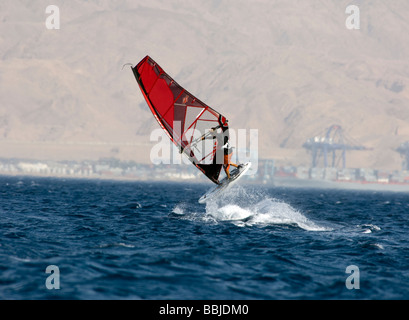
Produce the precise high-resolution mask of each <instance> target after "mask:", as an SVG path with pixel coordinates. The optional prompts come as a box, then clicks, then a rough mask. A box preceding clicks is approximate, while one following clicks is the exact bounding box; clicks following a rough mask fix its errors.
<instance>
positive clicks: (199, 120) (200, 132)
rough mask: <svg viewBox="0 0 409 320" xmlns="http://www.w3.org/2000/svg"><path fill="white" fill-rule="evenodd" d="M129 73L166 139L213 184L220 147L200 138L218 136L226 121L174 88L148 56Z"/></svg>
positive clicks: (170, 79)
mask: <svg viewBox="0 0 409 320" xmlns="http://www.w3.org/2000/svg"><path fill="white" fill-rule="evenodd" d="M132 71H133V73H134V75H135V78H136V81H137V82H138V84H139V87H140V89H141V91H142V94H143V96H144V97H145V100H146V102H147V103H148V106H149V108H150V109H151V111H152V113H153V115H154V116H155V118H156V120H157V121H158V122H159V124H160V126H161V127H162V128H163V129H164V130H165V132H166V133H167V134H168V136H169V138H170V139H171V140H172V141H173V142H174V144H175V145H176V146H177V147H178V149H179V150H183V152H184V153H185V154H186V155H187V156H188V158H189V160H190V161H191V162H192V163H193V164H194V165H195V166H196V167H197V168H198V169H199V170H201V171H202V172H203V173H204V174H205V175H206V176H207V177H208V178H209V179H210V180H211V181H213V182H215V183H217V181H218V178H219V175H220V171H221V168H222V165H223V160H221V161H220V159H219V156H217V157H216V151H217V150H220V148H221V147H222V146H221V143H220V141H219V142H218V141H217V139H205V140H202V139H201V138H202V137H206V136H207V135H208V134H209V130H210V129H212V128H216V129H215V130H216V132H219V133H220V131H221V129H220V126H221V123H226V118H225V117H223V116H222V115H221V114H220V113H218V112H217V111H216V110H214V109H212V108H210V107H209V106H207V105H206V104H204V103H203V102H201V101H200V100H199V99H197V98H196V97H195V96H193V95H192V94H191V93H189V92H188V91H186V90H185V89H184V88H183V87H181V86H180V85H179V84H177V83H176V82H175V80H173V79H172V78H171V77H170V76H169V75H168V74H167V73H166V72H165V71H164V70H163V69H162V68H161V67H160V66H159V65H158V64H157V63H156V62H155V61H154V60H152V59H151V58H150V57H149V56H146V57H145V58H143V59H142V60H141V61H140V62H139V63H138V64H137V65H136V66H135V67H133V68H132ZM224 129H226V127H225V128H224ZM217 154H220V153H217ZM216 158H217V161H216Z"/></svg>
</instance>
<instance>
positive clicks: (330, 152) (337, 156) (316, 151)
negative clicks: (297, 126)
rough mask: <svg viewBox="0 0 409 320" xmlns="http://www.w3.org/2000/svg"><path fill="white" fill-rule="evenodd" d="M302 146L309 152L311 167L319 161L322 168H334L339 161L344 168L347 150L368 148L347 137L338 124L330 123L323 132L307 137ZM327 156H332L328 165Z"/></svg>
mask: <svg viewBox="0 0 409 320" xmlns="http://www.w3.org/2000/svg"><path fill="white" fill-rule="evenodd" d="M303 147H304V148H305V149H307V151H308V152H310V153H311V156H312V167H313V168H315V167H317V166H319V165H320V164H321V163H322V164H323V166H324V168H327V167H333V168H335V167H338V166H339V165H340V162H341V161H342V168H345V167H346V152H347V151H348V150H368V148H366V147H364V146H361V145H359V144H358V143H356V142H355V141H354V140H353V139H351V138H349V137H347V136H346V135H345V133H344V132H343V130H342V128H341V126H339V125H332V126H330V127H329V128H327V129H326V130H325V131H324V134H319V135H316V136H314V137H313V138H310V139H308V140H307V141H306V142H305V143H304V144H303ZM329 157H332V159H331V163H330V165H329V162H328V158H329ZM321 159H322V160H321Z"/></svg>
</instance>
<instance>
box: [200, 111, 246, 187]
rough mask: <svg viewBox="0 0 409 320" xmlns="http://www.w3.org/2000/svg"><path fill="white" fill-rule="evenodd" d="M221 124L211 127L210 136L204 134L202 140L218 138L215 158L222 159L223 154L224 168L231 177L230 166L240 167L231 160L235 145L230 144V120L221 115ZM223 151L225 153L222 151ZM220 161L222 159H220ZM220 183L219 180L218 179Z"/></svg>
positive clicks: (228, 176) (219, 120)
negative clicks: (219, 130)
mask: <svg viewBox="0 0 409 320" xmlns="http://www.w3.org/2000/svg"><path fill="white" fill-rule="evenodd" d="M218 122H219V125H218V126H217V127H214V128H211V129H210V136H208V135H204V136H203V137H202V140H204V139H216V140H217V151H216V156H215V159H216V161H217V160H219V159H221V155H223V169H224V172H225V173H226V176H227V178H228V179H230V166H233V167H236V168H239V165H237V164H235V163H233V162H231V157H232V155H233V147H231V146H230V143H229V131H228V130H229V124H228V122H229V120H227V119H226V118H224V117H222V116H221V115H220V116H219V119H218ZM219 128H221V132H218V131H217V129H219ZM222 152H223V153H222ZM219 161H220V160H219ZM217 183H219V181H217Z"/></svg>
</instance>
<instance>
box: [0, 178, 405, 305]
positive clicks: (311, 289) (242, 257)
mask: <svg viewBox="0 0 409 320" xmlns="http://www.w3.org/2000/svg"><path fill="white" fill-rule="evenodd" d="M209 187H210V184H184V183H159V182H155V183H146V182H116V181H98V180H63V179H51V178H30V177H25V178H22V177H0V232H1V233H0V299H408V298H409V259H408V258H409V244H408V240H409V230H408V211H409V194H405V193H386V192H384V193H383V192H372V191H371V192H363V191H341V190H324V189H322V190H317V189H315V190H307V189H283V188H272V187H265V186H259V187H255V186H245V185H243V184H242V185H241V186H239V187H236V188H234V189H232V190H230V191H229V192H228V193H227V194H226V197H225V198H224V199H222V200H220V201H218V202H217V203H212V204H208V205H202V204H199V203H198V202H197V200H198V199H199V197H200V196H201V195H202V194H203V193H205V192H206V191H207V189H208V188H209ZM48 266H54V267H51V268H54V269H52V271H49V273H46V268H47V267H48ZM348 266H353V267H350V268H352V271H350V273H346V270H347V268H348ZM56 271H59V274H58V273H57V272H56ZM358 271H359V272H358ZM50 285H51V288H52V287H53V286H54V287H55V286H57V285H59V289H49V288H50ZM348 286H349V287H351V286H352V289H348ZM353 287H355V289H354V288H353Z"/></svg>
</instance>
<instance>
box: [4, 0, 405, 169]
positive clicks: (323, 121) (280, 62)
mask: <svg viewBox="0 0 409 320" xmlns="http://www.w3.org/2000/svg"><path fill="white" fill-rule="evenodd" d="M49 4H50V3H49V1H42V0H38V1H29V0H27V1H24V0H19V1H16V0H13V1H11V0H6V1H2V2H0V31H1V32H0V150H1V151H0V156H1V157H27V158H29V157H31V158H38V159H84V158H89V159H91V158H92V159H95V158H99V157H103V156H116V157H120V158H123V159H134V160H137V161H145V162H146V161H149V152H150V149H151V146H152V145H153V144H154V142H150V141H149V136H150V133H151V131H152V130H153V129H156V128H157V124H156V122H155V121H154V119H153V118H152V116H151V114H150V111H149V110H148V107H147V106H146V104H145V102H144V100H143V98H142V95H141V93H140V91H139V89H138V87H137V84H136V82H135V80H134V77H133V75H132V72H131V71H130V69H129V67H126V68H124V70H122V65H123V64H125V63H128V62H131V63H133V64H136V63H137V62H139V60H140V59H142V58H143V57H144V56H145V55H146V54H149V55H150V56H151V57H152V58H153V59H155V60H156V61H157V62H158V63H159V64H160V65H161V66H162V67H163V68H164V69H165V70H166V71H167V72H168V73H169V74H170V75H171V76H172V77H174V78H175V80H176V81H177V82H178V83H179V84H181V85H182V86H185V87H186V88H187V89H188V90H189V91H190V92H191V93H193V94H195V95H197V96H198V97H199V98H200V99H201V100H203V101H204V102H206V103H207V104H209V105H210V106H212V107H214V108H216V109H217V110H220V111H221V112H222V113H224V114H225V115H226V116H227V117H228V118H229V119H230V125H231V127H232V128H235V129H247V130H249V129H258V132H259V157H262V158H275V159H278V160H279V161H280V162H281V163H288V164H305V165H309V164H310V161H311V160H310V156H309V155H308V154H307V152H306V151H305V150H304V149H303V148H302V144H303V143H304V142H305V141H306V140H307V139H308V138H310V137H313V136H315V135H317V134H322V132H324V130H325V128H328V127H329V126H331V125H332V124H338V125H340V126H342V128H343V129H344V131H345V132H346V134H347V135H348V136H349V137H352V138H353V139H354V140H355V141H357V143H359V144H362V145H365V146H367V147H370V148H373V149H372V150H370V151H351V152H350V153H348V156H347V165H348V166H349V167H373V168H381V169H382V168H385V169H399V168H400V165H401V159H400V156H399V154H398V153H396V152H395V151H393V149H394V148H396V147H397V146H398V145H399V144H400V143H401V142H404V141H407V140H409V103H408V102H409V89H408V85H409V60H408V57H409V20H408V19H407V17H409V2H407V1H404V0H396V1H393V2H390V1H389V2H385V1H381V0H371V1H369V0H367V1H365V0H361V1H355V2H354V4H355V5H357V6H358V7H359V9H360V29H359V30H348V29H347V28H346V26H345V21H346V19H347V17H348V14H346V13H345V9H346V7H347V6H348V5H350V4H351V3H350V1H340V0H333V1H329V0H325V1H324V0H312V1H301V0H292V1H285V0H275V1H274V0H259V1H244V0H234V1H233V0H219V1H218V0H213V1H188V0H161V1H160V0H150V1H130V0H129V1H110V0H93V1H92V0H91V1H79V0H70V1H68V0H65V1H64V0H60V1H55V2H53V4H55V5H57V6H58V7H59V9H60V29H59V30H48V29H47V28H46V24H45V21H46V19H47V18H48V17H49V16H50V14H47V13H46V12H45V10H46V7H47V6H48V5H49Z"/></svg>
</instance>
